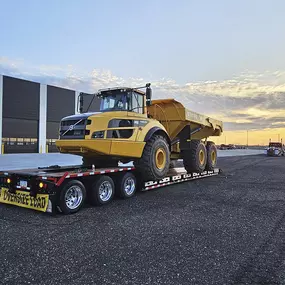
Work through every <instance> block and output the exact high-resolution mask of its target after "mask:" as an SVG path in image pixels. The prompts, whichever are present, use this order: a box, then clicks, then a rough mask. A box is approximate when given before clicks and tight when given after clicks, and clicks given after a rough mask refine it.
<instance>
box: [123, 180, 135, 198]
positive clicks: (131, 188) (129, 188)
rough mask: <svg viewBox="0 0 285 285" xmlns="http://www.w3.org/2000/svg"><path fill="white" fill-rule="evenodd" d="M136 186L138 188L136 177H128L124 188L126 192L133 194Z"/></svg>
mask: <svg viewBox="0 0 285 285" xmlns="http://www.w3.org/2000/svg"><path fill="white" fill-rule="evenodd" d="M135 188H136V184H135V181H134V179H132V178H130V177H129V178H127V179H126V181H125V183H124V190H125V193H126V194H127V195H131V194H133V192H134V191H135Z"/></svg>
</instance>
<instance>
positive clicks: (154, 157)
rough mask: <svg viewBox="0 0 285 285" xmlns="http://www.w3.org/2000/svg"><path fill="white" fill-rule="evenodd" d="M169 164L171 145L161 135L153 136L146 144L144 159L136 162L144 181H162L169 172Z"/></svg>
mask: <svg viewBox="0 0 285 285" xmlns="http://www.w3.org/2000/svg"><path fill="white" fill-rule="evenodd" d="M169 164H170V151H169V145H168V143H167V141H166V139H165V138H164V137H163V136H161V135H153V136H152V137H151V138H150V139H149V140H148V141H147V142H146V145H145V147H144V150H143V154H142V157H141V158H140V159H138V160H137V161H134V165H135V167H136V169H137V170H138V171H139V172H140V173H141V175H142V177H143V179H144V180H159V179H162V178H163V177H165V175H166V174H167V172H168V170H169Z"/></svg>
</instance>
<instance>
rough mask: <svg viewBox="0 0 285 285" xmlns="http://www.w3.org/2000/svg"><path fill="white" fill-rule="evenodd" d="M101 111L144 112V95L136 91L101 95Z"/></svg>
mask: <svg viewBox="0 0 285 285" xmlns="http://www.w3.org/2000/svg"><path fill="white" fill-rule="evenodd" d="M100 111H101V112H108V111H131V112H137V113H143V97H142V95H139V94H137V93H135V92H127V93H117V94H116V93H115V94H108V95H105V96H104V95H103V96H102V97H101V103H100Z"/></svg>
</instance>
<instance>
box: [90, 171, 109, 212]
mask: <svg viewBox="0 0 285 285" xmlns="http://www.w3.org/2000/svg"><path fill="white" fill-rule="evenodd" d="M104 184H105V187H108V189H106V188H105V190H106V191H107V192H108V191H111V192H110V193H106V195H105V196H106V197H105V198H103V196H104V194H102V193H100V190H103V191H104V189H102V188H101V187H103V188H104ZM100 188H101V189H100ZM114 193H115V184H114V181H113V179H112V178H111V177H110V176H108V175H102V176H100V177H99V178H98V179H97V180H96V181H95V182H94V183H93V185H92V186H91V188H90V189H89V191H88V198H89V199H88V200H89V203H90V204H91V205H93V206H100V205H105V204H108V203H110V202H111V200H112V199H113V197H114Z"/></svg>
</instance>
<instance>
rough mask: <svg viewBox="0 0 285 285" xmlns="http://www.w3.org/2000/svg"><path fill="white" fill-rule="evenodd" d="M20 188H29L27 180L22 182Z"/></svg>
mask: <svg viewBox="0 0 285 285" xmlns="http://www.w3.org/2000/svg"><path fill="white" fill-rule="evenodd" d="M20 187H24V188H27V187H28V182H27V181H25V180H20Z"/></svg>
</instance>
